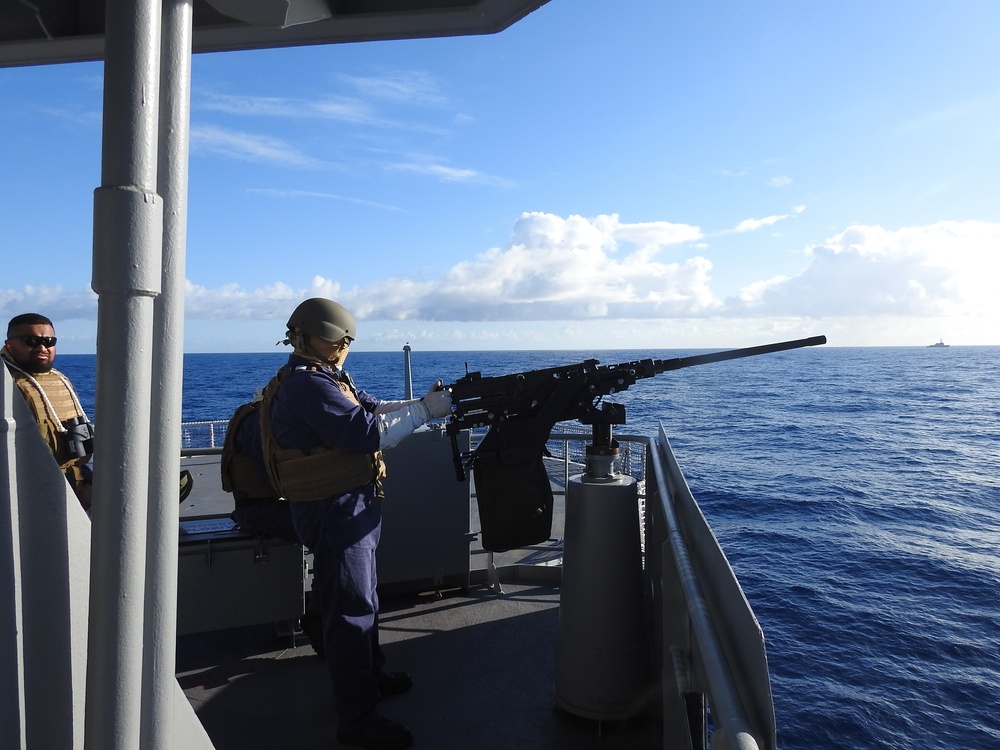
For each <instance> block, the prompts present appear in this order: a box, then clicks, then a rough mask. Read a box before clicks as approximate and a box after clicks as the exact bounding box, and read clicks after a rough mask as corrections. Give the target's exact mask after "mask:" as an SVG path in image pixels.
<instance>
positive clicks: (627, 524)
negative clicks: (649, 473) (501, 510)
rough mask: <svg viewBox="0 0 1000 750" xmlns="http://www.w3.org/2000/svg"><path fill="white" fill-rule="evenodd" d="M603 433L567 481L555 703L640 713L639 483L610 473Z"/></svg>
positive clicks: (580, 710)
mask: <svg viewBox="0 0 1000 750" xmlns="http://www.w3.org/2000/svg"><path fill="white" fill-rule="evenodd" d="M602 432H603V430H602ZM597 433H598V426H596V425H595V438H597ZM606 437H607V440H605V439H604V436H603V434H602V436H601V438H598V439H595V443H605V444H604V445H592V446H588V451H587V472H586V473H585V474H579V475H577V476H574V477H572V478H571V479H570V480H569V484H568V485H567V487H566V525H565V536H564V541H563V545H564V550H563V569H562V583H561V585H560V588H561V593H560V604H559V636H558V643H557V652H556V705H557V706H558V707H559V708H561V709H563V710H565V711H567V712H569V713H572V714H575V715H577V716H581V717H584V718H587V719H596V720H607V719H612V720H614V719H625V718H628V717H631V716H634V715H636V714H638V713H639V712H640V711H642V710H643V709H644V708H645V706H646V703H647V700H648V696H649V686H650V666H649V648H648V643H647V638H646V627H645V619H646V618H645V613H644V608H643V588H642V550H641V546H640V542H639V502H638V499H639V493H638V486H637V484H636V480H635V478H634V477H631V476H627V475H622V474H613V473H612V471H611V462H613V460H614V456H615V455H617V452H618V451H617V444H616V443H614V441H613V440H611V439H610V437H611V435H610V426H607V434H606Z"/></svg>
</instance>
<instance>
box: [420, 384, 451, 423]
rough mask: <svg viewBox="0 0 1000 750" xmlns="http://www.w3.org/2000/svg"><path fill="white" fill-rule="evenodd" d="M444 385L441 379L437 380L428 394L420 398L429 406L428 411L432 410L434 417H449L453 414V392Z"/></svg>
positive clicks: (432, 416) (431, 413)
mask: <svg viewBox="0 0 1000 750" xmlns="http://www.w3.org/2000/svg"><path fill="white" fill-rule="evenodd" d="M442 386H443V383H442V382H441V381H440V380H439V381H437V382H436V383H435V384H434V385H432V386H431V389H430V390H429V391H427V395H426V396H424V397H423V398H422V399H420V400H421V401H422V402H423V404H424V406H425V407H427V411H428V412H430V415H431V418H432V419H437V418H438V417H447V416H448V415H449V414H451V404H452V401H451V393H449V392H448V391H446V390H445V389H444V388H443V387H442Z"/></svg>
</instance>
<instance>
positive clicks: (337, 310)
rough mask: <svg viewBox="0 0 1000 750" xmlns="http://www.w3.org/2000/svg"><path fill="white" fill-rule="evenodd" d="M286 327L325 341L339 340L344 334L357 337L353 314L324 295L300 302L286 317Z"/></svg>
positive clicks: (353, 337)
mask: <svg viewBox="0 0 1000 750" xmlns="http://www.w3.org/2000/svg"><path fill="white" fill-rule="evenodd" d="M288 328H289V330H290V329H293V328H294V329H297V330H299V331H302V332H303V333H307V334H309V335H310V336H317V337H319V338H321V339H326V340H327V341H339V340H340V339H342V338H344V336H349V337H350V338H352V339H356V338H357V337H358V326H357V323H355V322H354V316H353V315H351V313H349V312H348V311H347V308H346V307H344V306H343V305H338V304H337V303H336V302H334V301H333V300H332V299H326V298H325V297H312V298H311V299H307V300H306V301H305V302H302V303H300V304H299V306H298V307H296V308H295V310H294V311H293V312H292V316H291V317H290V318H289V319H288Z"/></svg>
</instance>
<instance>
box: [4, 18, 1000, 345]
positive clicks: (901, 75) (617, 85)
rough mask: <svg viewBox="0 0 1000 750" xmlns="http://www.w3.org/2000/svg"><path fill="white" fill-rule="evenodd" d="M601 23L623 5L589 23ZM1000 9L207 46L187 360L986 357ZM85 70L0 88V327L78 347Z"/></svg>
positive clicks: (998, 241)
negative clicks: (315, 324)
mask: <svg viewBox="0 0 1000 750" xmlns="http://www.w3.org/2000/svg"><path fill="white" fill-rule="evenodd" d="M609 8H613V12H609V10H608V9H609ZM998 49H1000V4H998V3H995V2H993V1H992V0H983V1H982V2H975V1H972V0H954V1H953V2H947V3H946V2H943V1H941V2H929V1H928V0H915V1H910V2H897V1H896V0H887V1H880V2H876V3H871V2H856V1H855V0H845V1H844V2H836V3H833V2H826V3H799V2H790V1H789V2H773V1H768V2H762V3H755V4H748V3H738V2H729V1H725V2H700V3H679V2H662V1H656V2H654V1H653V0H623V1H622V2H618V3H614V4H609V3H607V2H598V0H572V1H570V0H551V2H549V3H548V4H547V5H545V6H543V7H542V8H541V9H540V10H538V11H536V12H535V13H533V14H531V15H529V16H528V17H527V18H525V19H524V20H522V21H521V22H519V23H518V24H516V25H514V26H513V27H511V28H510V29H508V30H506V31H504V32H502V33H500V34H497V35H493V36H485V37H468V38H456V39H431V40H410V41H396V42H376V43H367V44H349V45H333V46H326V47H307V48H298V49H283V50H265V51H253V52H235V53H223V54H211V55H197V56H195V59H194V63H193V81H192V87H193V95H192V123H191V126H192V139H191V149H192V150H191V166H190V177H191V185H190V215H189V226H188V254H187V279H188V293H187V297H186V319H187V322H186V330H185V349H186V350H187V351H220V352H222V351H273V349H274V342H275V341H277V340H278V339H279V338H281V337H282V334H283V332H284V321H285V319H286V318H287V316H288V313H289V312H290V311H291V309H292V308H293V307H294V306H295V305H296V304H297V303H298V302H299V301H300V300H301V299H304V298H305V297H309V296H317V295H322V296H328V297H332V298H334V299H337V300H338V301H341V302H342V303H344V304H345V305H347V306H348V307H349V308H351V309H352V310H353V311H354V312H355V313H356V316H357V317H358V319H359V331H360V337H359V341H358V345H357V347H358V348H359V349H367V350H394V349H399V348H401V347H402V345H403V344H404V343H406V342H409V343H410V344H411V345H412V346H413V347H414V348H418V349H424V350H449V349H457V350H475V349H561V348H566V349H587V348H595V349H608V348H656V349H662V348H687V347H706V348H723V347H730V346H749V345H753V344H758V343H765V342H768V341H776V340H783V339H789V338H798V337H800V336H808V335H814V334H819V333H823V334H826V335H827V336H828V338H829V340H830V344H831V345H834V346H866V345H890V346H891V345H916V346H922V345H926V344H929V343H932V342H933V341H937V340H938V339H939V338H944V339H945V341H946V342H948V343H951V344H991V345H993V344H998V343H1000V334H998V333H997V331H998V330H1000V295H998V294H997V292H996V289H995V287H996V285H997V279H998V278H1000V260H998V257H1000V200H998V196H997V183H998V172H1000V54H998V53H997V50H998ZM101 86H102V66H101V65H100V64H97V63H87V64H73V65H61V66H45V67H33V68H15V69H0V103H2V107H0V144H2V145H0V173H2V177H0V226H2V227H3V229H2V231H0V251H2V253H3V257H4V258H5V260H6V262H5V268H4V272H3V278H2V281H0V312H2V313H4V314H6V315H7V317H10V316H12V315H15V314H17V313H20V312H24V311H27V310H34V311H38V312H43V313H45V314H47V315H49V317H51V318H53V319H54V320H55V322H56V328H57V333H58V334H59V337H60V339H61V341H60V351H61V352H91V351H93V350H94V345H95V344H94V337H95V331H96V306H97V305H96V296H95V295H94V294H93V292H91V291H90V280H91V256H90V253H91V240H92V221H93V190H94V188H95V187H97V186H98V185H99V184H100V140H101V106H102V100H101Z"/></svg>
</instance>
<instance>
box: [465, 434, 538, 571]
mask: <svg viewBox="0 0 1000 750" xmlns="http://www.w3.org/2000/svg"><path fill="white" fill-rule="evenodd" d="M544 453H545V446H544V445H539V446H529V447H527V448H508V449H504V450H499V451H484V452H479V453H477V455H476V460H475V463H474V466H473V474H474V475H475V478H476V497H477V501H478V503H479V521H480V524H481V526H482V537H483V539H482V541H483V549H485V550H487V551H489V552H506V551H507V550H511V549H518V548H520V547H527V546H529V545H532V544H541V543H542V542H544V541H546V540H548V538H549V536H550V535H551V533H552V485H551V484H549V475H548V473H547V472H546V471H545V465H544V463H543V462H542V456H543V454H544Z"/></svg>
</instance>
